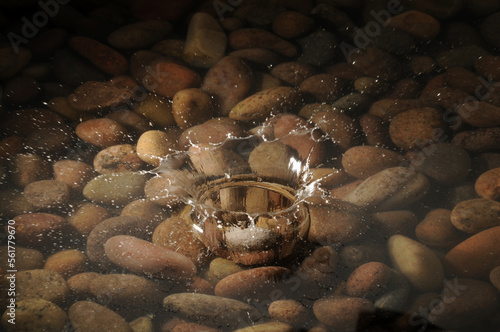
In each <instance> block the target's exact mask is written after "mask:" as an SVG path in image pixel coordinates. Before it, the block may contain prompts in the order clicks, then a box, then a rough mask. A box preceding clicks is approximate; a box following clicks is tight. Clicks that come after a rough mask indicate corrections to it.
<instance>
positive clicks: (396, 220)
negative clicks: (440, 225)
mask: <svg viewBox="0 0 500 332" xmlns="http://www.w3.org/2000/svg"><path fill="white" fill-rule="evenodd" d="M370 217H371V219H372V220H373V223H374V226H375V229H376V232H378V233H379V234H380V235H384V236H387V237H391V236H392V235H395V234H401V235H405V236H409V237H411V236H413V234H414V233H415V227H416V226H417V224H418V222H419V220H418V217H417V216H416V215H415V214H414V213H413V212H411V211H408V210H395V211H386V212H376V213H373V214H371V216H370Z"/></svg>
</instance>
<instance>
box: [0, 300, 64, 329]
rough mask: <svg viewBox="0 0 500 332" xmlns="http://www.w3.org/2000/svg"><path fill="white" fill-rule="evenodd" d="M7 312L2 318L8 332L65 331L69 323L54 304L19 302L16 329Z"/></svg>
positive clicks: (17, 304)
mask: <svg viewBox="0 0 500 332" xmlns="http://www.w3.org/2000/svg"><path fill="white" fill-rule="evenodd" d="M8 313H9V310H6V311H5V312H4V314H3V316H2V325H3V326H4V327H5V328H6V330H7V331H47V332H56V331H63V330H64V328H65V327H66V325H67V323H68V315H67V314H66V313H65V312H64V310H62V309H61V308H60V307H59V306H57V305H55V304H54V303H52V302H50V301H47V300H44V299H39V298H30V299H25V300H17V302H16V316H15V328H14V329H12V324H11V323H10V322H9V320H10V319H11V317H9V315H8Z"/></svg>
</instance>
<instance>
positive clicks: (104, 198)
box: [83, 172, 149, 205]
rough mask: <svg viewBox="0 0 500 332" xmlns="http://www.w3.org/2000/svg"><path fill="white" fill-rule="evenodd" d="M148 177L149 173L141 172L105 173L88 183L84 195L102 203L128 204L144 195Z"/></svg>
mask: <svg viewBox="0 0 500 332" xmlns="http://www.w3.org/2000/svg"><path fill="white" fill-rule="evenodd" d="M148 178H149V176H148V174H145V173H139V172H119V173H110V174H103V175H100V176H98V177H95V178H94V179H92V180H90V181H89V182H88V183H87V185H86V186H85V187H84V188H83V196H85V198H87V199H88V200H91V201H93V202H97V203H101V204H110V205H126V204H128V203H130V202H132V201H133V200H135V199H138V198H140V197H142V196H143V195H144V185H145V184H146V182H147V180H148Z"/></svg>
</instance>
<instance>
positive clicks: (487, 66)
mask: <svg viewBox="0 0 500 332" xmlns="http://www.w3.org/2000/svg"><path fill="white" fill-rule="evenodd" d="M499 68H500V57H499V56H495V55H484V56H482V57H480V58H478V59H476V61H474V70H475V71H476V72H477V73H478V74H480V75H482V76H484V77H491V79H492V80H493V81H495V82H498V81H500V69H499Z"/></svg>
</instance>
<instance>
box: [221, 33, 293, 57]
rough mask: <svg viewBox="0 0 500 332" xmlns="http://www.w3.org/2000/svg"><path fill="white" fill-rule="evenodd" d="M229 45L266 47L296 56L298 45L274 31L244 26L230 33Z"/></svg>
mask: <svg viewBox="0 0 500 332" xmlns="http://www.w3.org/2000/svg"><path fill="white" fill-rule="evenodd" d="M229 45H231V47H232V48H233V49H236V50H239V49H245V48H265V49H269V50H271V51H275V52H277V53H279V54H281V55H284V56H286V57H294V56H296V55H297V53H298V49H297V47H296V46H295V45H294V44H292V43H290V42H289V41H287V40H285V39H283V38H281V37H278V36H277V35H275V34H274V33H272V32H268V31H266V30H264V29H258V28H244V29H239V30H236V31H233V32H231V33H230V34H229Z"/></svg>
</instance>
